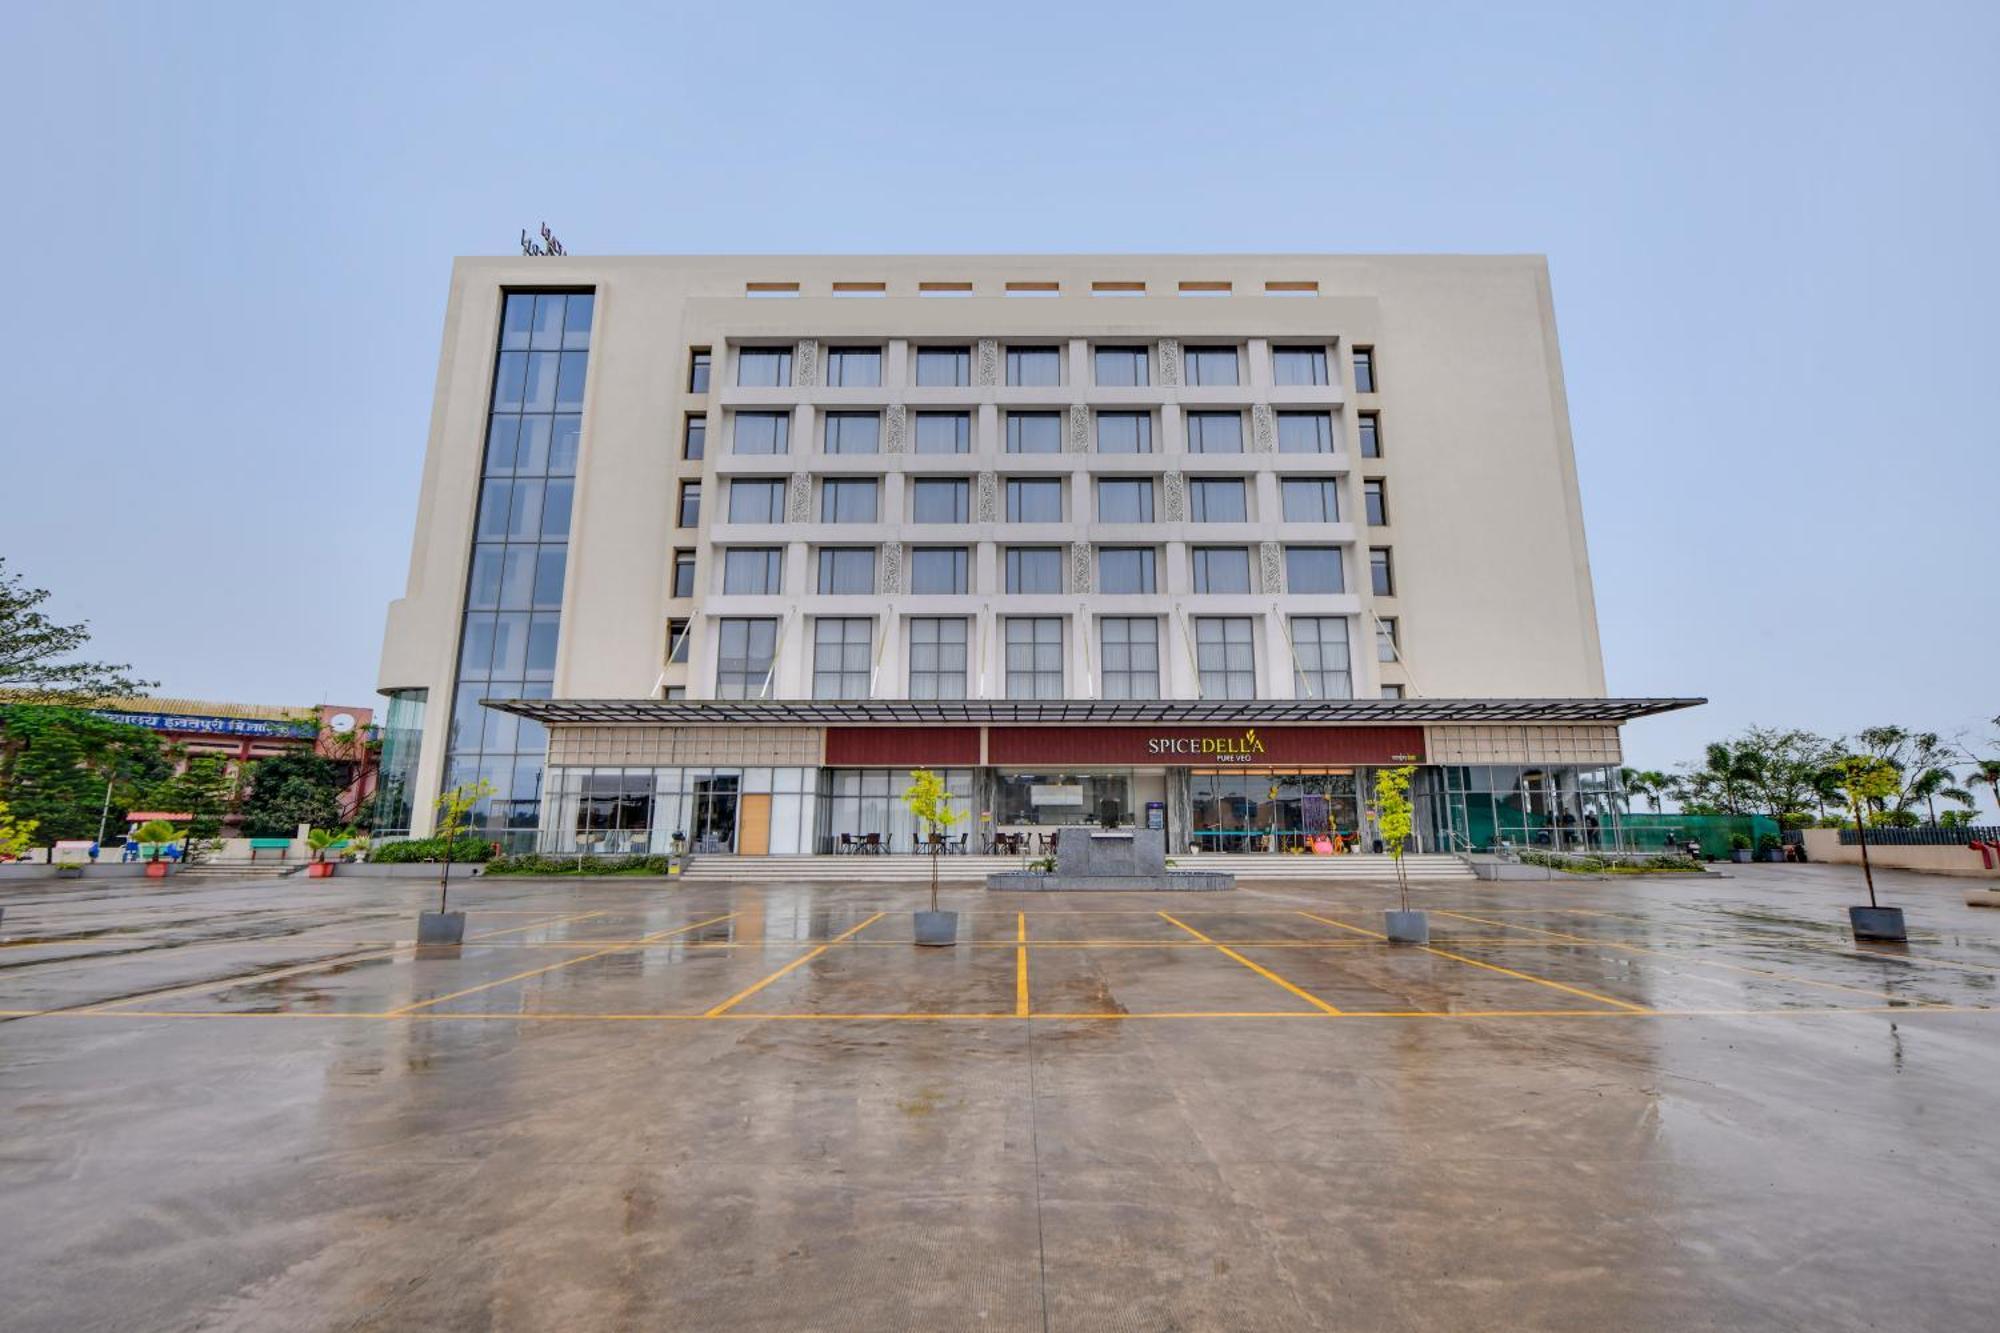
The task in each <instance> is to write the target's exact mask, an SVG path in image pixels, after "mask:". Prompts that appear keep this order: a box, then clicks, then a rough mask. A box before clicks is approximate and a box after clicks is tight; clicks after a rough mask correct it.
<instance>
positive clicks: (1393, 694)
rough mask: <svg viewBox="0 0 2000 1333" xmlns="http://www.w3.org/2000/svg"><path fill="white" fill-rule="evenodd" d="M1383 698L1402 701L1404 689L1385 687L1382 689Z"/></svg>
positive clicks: (1400, 687) (1395, 686) (1399, 686)
mask: <svg viewBox="0 0 2000 1333" xmlns="http://www.w3.org/2000/svg"><path fill="white" fill-rule="evenodd" d="M1382 697H1383V698H1384V699H1400V698H1402V697H1403V687H1402V686H1401V685H1384V686H1383V687H1382Z"/></svg>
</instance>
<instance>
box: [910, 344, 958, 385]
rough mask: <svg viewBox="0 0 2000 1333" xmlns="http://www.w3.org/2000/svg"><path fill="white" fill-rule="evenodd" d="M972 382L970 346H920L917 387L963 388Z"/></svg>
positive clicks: (918, 351) (918, 350)
mask: <svg viewBox="0 0 2000 1333" xmlns="http://www.w3.org/2000/svg"><path fill="white" fill-rule="evenodd" d="M971 383H972V349H971V348H970V347H919V348H918V349H917V387H918V388H920V389H962V388H965V387H966V386H967V385H969V384H971Z"/></svg>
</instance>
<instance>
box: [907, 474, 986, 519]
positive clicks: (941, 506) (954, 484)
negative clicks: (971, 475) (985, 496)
mask: <svg viewBox="0 0 2000 1333" xmlns="http://www.w3.org/2000/svg"><path fill="white" fill-rule="evenodd" d="M971 512H972V483H971V481H969V480H968V479H966V478H964V477H918V478H916V479H915V480H913V481H912V482H911V483H910V521H911V522H912V523H964V522H966V521H967V520H968V519H969V517H970V515H971Z"/></svg>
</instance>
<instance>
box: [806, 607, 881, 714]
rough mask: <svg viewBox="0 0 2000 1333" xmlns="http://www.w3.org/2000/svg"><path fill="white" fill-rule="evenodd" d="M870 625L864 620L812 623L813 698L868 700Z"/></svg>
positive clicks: (824, 618) (847, 618)
mask: <svg viewBox="0 0 2000 1333" xmlns="http://www.w3.org/2000/svg"><path fill="white" fill-rule="evenodd" d="M874 624H875V622H874V621H872V620H869V619H868V618H866V617H865V616H842V617H839V618H830V617H827V616H821V617H820V618H819V619H817V620H815V621H814V622H813V686H812V690H813V692H812V697H813V698H815V699H866V698H867V697H868V674H869V662H870V658H869V650H870V648H871V647H872V645H873V643H874V632H873V631H874Z"/></svg>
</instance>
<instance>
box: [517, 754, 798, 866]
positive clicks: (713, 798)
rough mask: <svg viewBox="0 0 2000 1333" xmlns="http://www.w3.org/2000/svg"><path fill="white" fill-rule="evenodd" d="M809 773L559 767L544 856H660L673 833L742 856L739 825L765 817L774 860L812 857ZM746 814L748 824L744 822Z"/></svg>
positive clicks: (699, 848) (690, 844) (695, 847)
mask: <svg viewBox="0 0 2000 1333" xmlns="http://www.w3.org/2000/svg"><path fill="white" fill-rule="evenodd" d="M816 771H817V770H814V769H810V768H558V769H556V770H555V771H554V772H553V773H552V774H551V775H550V787H551V791H552V793H553V796H552V801H553V804H552V807H551V810H550V815H549V818H548V820H547V821H546V823H545V824H544V825H543V832H542V839H541V842H542V848H543V850H544V851H550V852H564V853H573V854H585V855H589V854H602V855H616V854H634V855H637V854H645V855H653V856H664V855H666V854H667V853H668V852H671V851H672V850H673V847H674V836H675V835H676V834H679V835H680V836H681V839H682V844H683V846H684V847H686V848H687V849H688V850H690V851H694V852H704V853H707V854H710V855H726V854H728V853H731V852H737V851H741V850H744V848H743V846H742V840H743V836H744V832H745V829H746V825H748V826H751V827H753V828H754V826H756V825H758V824H761V823H763V821H764V820H765V819H766V817H767V815H768V834H767V842H766V845H765V846H764V847H762V848H759V849H757V850H762V851H768V852H771V853H773V854H780V853H787V852H807V851H811V850H812V836H813V830H814V828H815V827H816V813H817V812H816V808H815V807H816V801H817V798H816V795H815V793H814V790H813V787H814V774H815V772H816ZM746 815H747V816H749V818H747V819H746Z"/></svg>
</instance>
